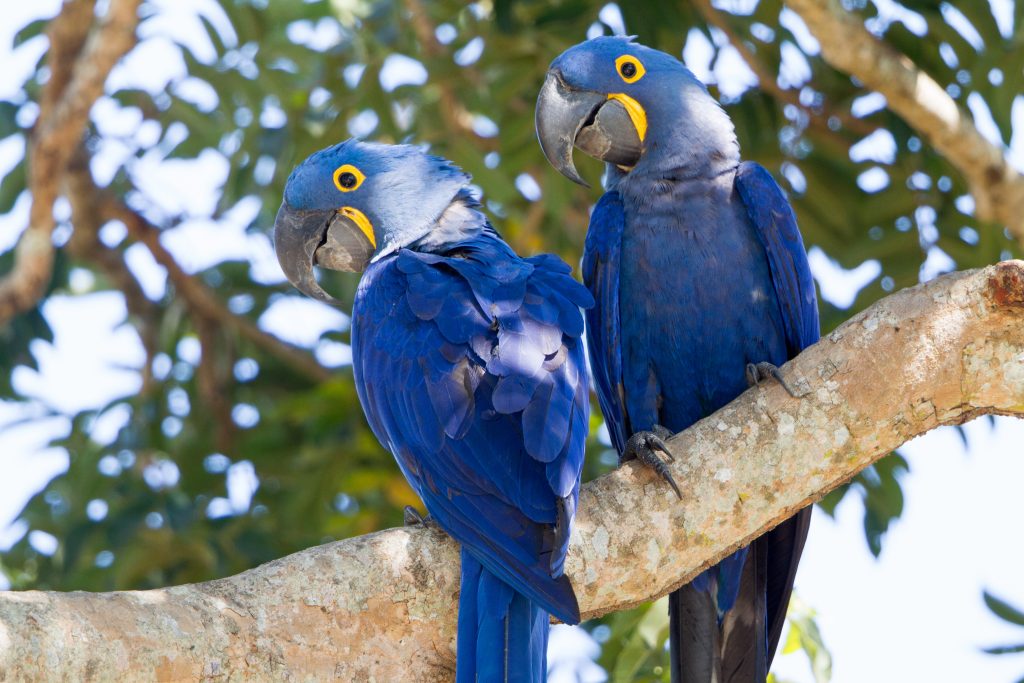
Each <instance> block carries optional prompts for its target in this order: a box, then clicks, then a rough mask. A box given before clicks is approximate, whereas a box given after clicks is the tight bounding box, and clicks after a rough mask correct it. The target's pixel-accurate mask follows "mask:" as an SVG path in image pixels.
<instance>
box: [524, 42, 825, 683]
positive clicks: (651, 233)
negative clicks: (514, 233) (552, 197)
mask: <svg viewBox="0 0 1024 683" xmlns="http://www.w3.org/2000/svg"><path fill="white" fill-rule="evenodd" d="M536 123H537V133H538V137H539V139H540V143H541V147H542V149H543V151H544V153H545V155H546V156H547V158H548V159H549V161H551V163H552V164H553V165H554V166H555V167H556V168H558V169H559V170H560V171H561V172H562V173H563V174H565V175H566V176H567V177H569V178H570V179H572V180H575V181H577V182H581V183H582V182H583V181H582V179H581V178H580V176H579V174H578V173H577V171H576V169H575V167H574V165H573V161H572V152H573V147H578V148H579V149H581V150H583V151H584V152H586V153H587V154H589V155H591V156H594V157H596V158H598V159H601V160H603V161H605V162H607V165H606V168H607V170H606V175H605V186H606V189H607V191H606V192H605V194H604V196H602V197H601V199H600V201H599V202H598V203H597V206H596V207H595V208H594V211H593V214H592V215H591V219H590V228H589V231H588V233H587V239H586V247H585V253H584V257H583V278H584V282H585V283H586V284H587V286H588V287H589V288H590V290H591V292H592V293H593V295H594V298H595V299H596V301H597V305H596V306H595V307H594V308H593V309H591V310H590V311H589V312H588V313H587V340H588V345H589V349H590V361H591V367H592V368H593V373H594V381H595V383H596V385H597V393H598V398H599V399H600V402H601V408H602V411H603V412H604V415H605V420H606V422H607V424H608V429H609V431H610V433H611V437H612V441H613V442H614V444H615V446H616V448H617V449H618V450H619V452H620V454H622V457H624V458H629V457H633V456H635V457H638V458H639V459H641V460H642V461H644V462H646V463H648V464H652V465H654V466H655V467H656V468H657V469H658V470H659V471H660V472H662V473H663V476H666V478H668V479H669V482H670V483H671V484H673V486H674V482H673V481H672V480H671V475H669V474H668V473H667V468H666V467H665V465H664V463H663V461H662V460H661V459H660V457H659V456H658V454H657V451H665V448H664V442H663V441H662V439H663V438H664V437H665V436H666V435H667V434H669V433H671V432H677V431H680V430H683V429H686V428H687V427H689V426H690V425H692V424H693V423H694V422H696V421H697V420H700V419H701V418H703V417H706V416H708V415H710V414H711V413H712V412H714V411H715V410H718V409H719V408H721V407H722V406H723V405H725V404H726V403H728V402H730V401H731V400H733V399H734V398H736V397H737V396H738V395H739V394H741V393H742V392H743V391H745V390H746V389H747V388H748V386H749V385H750V384H755V383H757V382H759V381H760V380H762V379H766V378H768V377H774V378H775V379H776V380H778V381H780V382H782V383H783V386H785V387H786V389H787V390H788V391H790V393H792V391H791V390H790V388H789V386H788V385H787V384H786V383H785V381H784V379H783V377H782V375H781V374H780V373H779V371H778V367H777V366H778V365H781V364H782V363H785V362H786V360H788V359H790V358H792V357H793V356H795V355H796V354H798V353H799V352H800V350H801V349H803V348H804V347H806V346H808V345H810V344H813V343H814V342H815V341H817V339H818V334H819V325H818V310H817V302H816V297H815V293H814V283H813V281H812V279H811V273H810V269H809V268H808V265H807V255H806V253H805V251H804V247H803V242H802V240H801V237H800V232H799V230H798V229H797V225H796V219H795V217H794V215H793V211H792V209H791V208H790V206H789V203H788V202H787V201H786V197H785V195H784V194H783V193H782V190H781V189H780V188H779V186H778V185H777V184H776V183H775V181H774V180H773V179H772V177H771V175H770V174H769V173H768V171H766V170H765V169H764V168H763V167H761V166H759V165H758V164H755V163H751V162H744V161H741V160H740V154H739V145H738V143H737V141H736V135H735V132H734V129H733V125H732V122H731V121H730V120H729V117H728V115H727V114H726V113H725V112H724V111H723V110H722V108H721V107H720V106H719V104H718V102H716V101H715V100H714V98H712V97H711V95H710V94H709V93H708V92H707V89H706V88H705V87H704V85H703V84H702V83H701V82H700V81H699V80H697V78H696V77H695V76H694V75H693V74H692V73H690V71H688V70H687V69H686V68H685V67H684V66H683V65H682V64H681V63H680V62H679V61H678V60H677V59H675V58H674V57H672V56H670V55H667V54H665V53H664V52H659V51H657V50H652V49H650V48H647V47H644V46H643V45H639V44H637V43H635V42H633V41H632V39H630V38H624V37H601V38H595V39H593V40H589V41H587V42H585V43H582V44H580V45H577V46H575V47H573V48H570V49H569V50H567V51H565V52H564V53H562V54H561V55H560V56H559V57H558V58H557V59H555V60H554V62H553V63H552V64H551V67H550V70H549V71H548V74H547V79H546V81H545V83H544V85H543V88H542V90H541V93H540V95H539V97H538V103H537V114H536ZM583 184H585V183H583ZM665 452H666V453H667V451H665ZM677 493H678V490H677ZM809 521H810V508H807V509H805V510H802V511H801V512H799V513H797V514H796V516H795V517H793V518H791V519H790V520H788V521H786V522H784V523H783V524H781V525H780V526H779V527H777V528H776V529H774V530H773V531H771V532H769V533H767V534H765V535H764V536H762V537H761V538H759V539H757V540H756V541H754V542H753V543H752V544H751V545H750V546H749V547H747V548H744V549H742V550H739V551H737V552H736V553H735V554H733V555H731V556H730V557H728V558H726V559H725V560H724V561H722V562H721V563H720V564H718V565H717V566H715V567H712V568H710V569H708V570H707V571H705V572H704V573H702V574H700V575H699V576H698V577H697V578H696V579H695V580H694V581H693V582H692V583H690V584H689V585H687V586H685V587H683V588H682V589H680V590H679V591H676V592H675V593H673V594H672V596H671V598H670V601H669V611H670V615H671V627H670V635H671V639H672V641H671V659H672V679H673V681H679V682H685V683H707V682H710V681H716V682H719V683H721V682H724V681H746V682H749V681H755V680H760V681H763V680H765V678H766V676H767V674H768V669H769V667H770V665H771V660H772V656H773V655H774V652H775V648H776V646H777V644H778V640H779V635H780V632H781V630H782V625H783V623H784V620H785V613H786V608H787V605H788V603H789V596H790V593H791V591H792V586H793V578H794V575H795V573H796V567H797V563H798V561H799V558H800V553H801V551H802V549H803V545H804V540H805V539H806V536H807V527H808V523H809Z"/></svg>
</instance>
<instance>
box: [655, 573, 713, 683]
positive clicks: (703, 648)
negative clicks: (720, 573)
mask: <svg viewBox="0 0 1024 683" xmlns="http://www.w3.org/2000/svg"><path fill="white" fill-rule="evenodd" d="M709 571H713V570H709ZM701 576H702V577H703V576H704V575H703V574H702V575H701ZM695 584H698V581H694V582H693V583H688V584H687V585H685V586H683V587H682V588H680V589H679V590H677V591H675V592H674V593H672V594H671V595H669V596H668V615H669V644H670V648H671V650H670V656H671V659H672V681H673V683H710V682H711V681H718V680H721V676H720V675H719V672H720V669H721V667H720V665H721V661H720V657H719V635H720V634H719V632H718V607H717V606H716V604H715V602H716V599H715V594H714V593H715V591H714V590H709V589H707V588H706V587H705V586H703V585H699V584H698V585H695Z"/></svg>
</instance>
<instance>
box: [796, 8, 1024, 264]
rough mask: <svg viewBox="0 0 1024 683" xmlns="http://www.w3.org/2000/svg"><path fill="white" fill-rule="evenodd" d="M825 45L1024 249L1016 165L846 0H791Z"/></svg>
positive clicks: (1022, 180) (1023, 197) (1022, 190)
mask: <svg viewBox="0 0 1024 683" xmlns="http://www.w3.org/2000/svg"><path fill="white" fill-rule="evenodd" d="M786 4H787V5H789V6H790V7H791V8H792V9H793V10H794V11H795V12H797V13H798V14H799V15H800V16H801V17H802V18H803V20H804V22H805V23H806V24H807V27H808V28H809V29H810V30H811V33H813V34H814V37H815V38H817V39H818V42H819V43H821V54H822V56H823V57H824V58H825V61H827V62H828V63H829V64H831V65H832V66H834V67H835V68H837V69H839V70H840V71H845V72H846V73H848V74H850V75H851V76H855V77H856V78H857V79H858V80H860V81H861V82H862V83H863V84H864V85H865V86H866V87H868V88H870V89H872V90H876V91H878V92H879V93H881V94H882V95H885V98H886V100H887V102H888V105H889V108H890V109H892V110H893V111H894V112H896V113H897V114H899V115H900V116H901V117H902V118H903V120H905V121H906V122H907V123H908V124H910V125H911V126H912V127H913V128H914V129H916V130H917V131H918V132H919V133H921V135H922V136H924V138H925V139H927V140H928V142H929V143H930V144H931V145H932V146H933V147H934V148H935V149H936V150H937V151H938V152H939V153H940V154H942V155H943V156H944V157H946V159H947V160H949V162H950V163H951V164H952V165H953V166H954V167H956V169H957V170H958V171H960V173H961V174H962V175H963V177H964V180H966V181H967V185H968V187H969V188H970V190H971V195H972V196H973V197H974V203H975V212H976V214H977V216H978V218H980V219H982V220H986V221H996V222H998V223H1000V224H1002V225H1005V226H1006V227H1007V229H1008V230H1009V231H1010V232H1011V233H1012V234H1013V235H1014V236H1015V237H1016V238H1017V240H1018V241H1019V242H1020V243H1021V244H1024V175H1021V174H1020V173H1019V172H1018V171H1017V170H1016V169H1015V168H1013V166H1011V165H1010V163H1009V161H1008V160H1007V158H1006V155H1005V153H1004V150H1003V148H1002V147H1000V146H997V145H994V144H992V143H991V142H989V141H988V139H987V138H985V136H983V135H982V134H981V133H980V132H979V131H978V129H977V127H976V126H975V125H974V120H973V119H972V118H971V115H970V114H968V113H967V112H966V111H964V110H963V109H962V108H961V107H960V106H959V105H958V104H957V103H956V100H954V99H953V98H952V97H950V96H949V94H948V93H947V92H946V91H945V90H944V89H943V87H942V86H941V85H939V84H938V83H936V82H935V80H934V79H933V78H932V77H931V76H929V75H928V74H927V73H925V72H924V71H922V70H921V69H919V68H918V67H917V66H916V65H915V64H914V63H913V62H912V61H911V60H910V58H908V57H907V56H906V55H903V54H901V53H900V52H898V51H897V50H895V49H894V48H892V47H891V46H889V45H887V44H886V43H883V42H882V41H881V40H879V39H878V38H877V37H875V36H873V35H872V34H871V33H869V32H868V30H867V29H866V28H864V22H863V19H862V18H861V17H860V16H858V15H857V14H853V13H851V12H847V11H846V10H845V9H843V7H842V5H841V4H840V2H839V0H786Z"/></svg>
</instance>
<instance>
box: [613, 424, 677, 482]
mask: <svg viewBox="0 0 1024 683" xmlns="http://www.w3.org/2000/svg"><path fill="white" fill-rule="evenodd" d="M670 436H672V432H670V431H669V430H667V429H665V428H664V427H662V426H661V425H654V426H653V427H652V428H651V431H649V432H637V433H635V434H633V436H631V437H629V441H627V442H626V450H625V451H624V452H623V453H622V455H621V456H619V464H620V465H621V464H622V463H624V462H626V461H627V460H632V459H633V458H636V459H637V460H639V461H640V462H642V463H643V464H644V465H646V466H647V467H650V468H651V469H653V470H654V471H655V472H657V473H658V476H660V477H661V478H662V479H664V480H665V481H667V482H668V484H669V486H671V487H672V490H673V491H675V492H676V495H677V496H679V499H680V500H682V499H683V494H682V493H681V492H680V491H679V486H678V485H677V484H676V480H675V479H673V478H672V473H671V472H669V471H668V465H666V464H665V461H664V460H662V459H661V456H659V455H658V451H661V452H662V453H664V454H665V455H666V456H668V459H669V460H670V461H672V460H675V458H674V457H673V456H672V453H671V452H669V450H668V446H666V445H665V439H667V438H669V437H670Z"/></svg>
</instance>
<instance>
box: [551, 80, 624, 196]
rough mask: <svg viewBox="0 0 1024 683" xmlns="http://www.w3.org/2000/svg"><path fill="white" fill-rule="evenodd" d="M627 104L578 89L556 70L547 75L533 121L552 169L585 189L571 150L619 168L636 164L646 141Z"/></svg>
mask: <svg viewBox="0 0 1024 683" xmlns="http://www.w3.org/2000/svg"><path fill="white" fill-rule="evenodd" d="M625 100H628V98H623V97H621V96H617V97H616V96H609V95H605V94H601V93H598V92H592V91H587V90H575V89H573V88H571V87H570V86H568V85H566V84H565V82H564V81H563V79H562V77H561V75H560V74H559V73H558V72H557V71H549V72H548V76H547V78H546V79H545V80H544V85H543V87H541V89H540V94H539V95H538V96H537V113H536V118H535V123H536V126H537V138H538V140H539V141H540V147H541V149H542V150H543V151H544V156H545V157H547V159H548V161H549V162H550V163H551V165H552V166H554V167H555V168H556V169H558V171H559V172H560V173H561V174H562V175H564V176H565V177H567V178H569V179H570V180H572V181H574V182H577V183H579V184H580V185H583V186H588V185H587V183H586V181H584V180H583V178H581V177H580V175H579V172H578V171H577V170H576V165H575V164H574V163H573V159H572V150H573V147H579V148H580V149H581V150H583V152H585V153H586V154H588V155H590V156H592V157H595V158H597V159H600V160H602V161H606V162H608V163H612V164H616V165H618V166H627V167H629V166H634V165H636V163H637V161H639V160H640V155H641V153H642V152H643V143H642V140H641V133H640V132H638V130H637V127H636V124H635V122H634V120H633V118H632V117H631V115H630V112H629V111H628V109H627V107H626V105H625V104H624V101H625ZM636 106H639V105H636Z"/></svg>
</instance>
